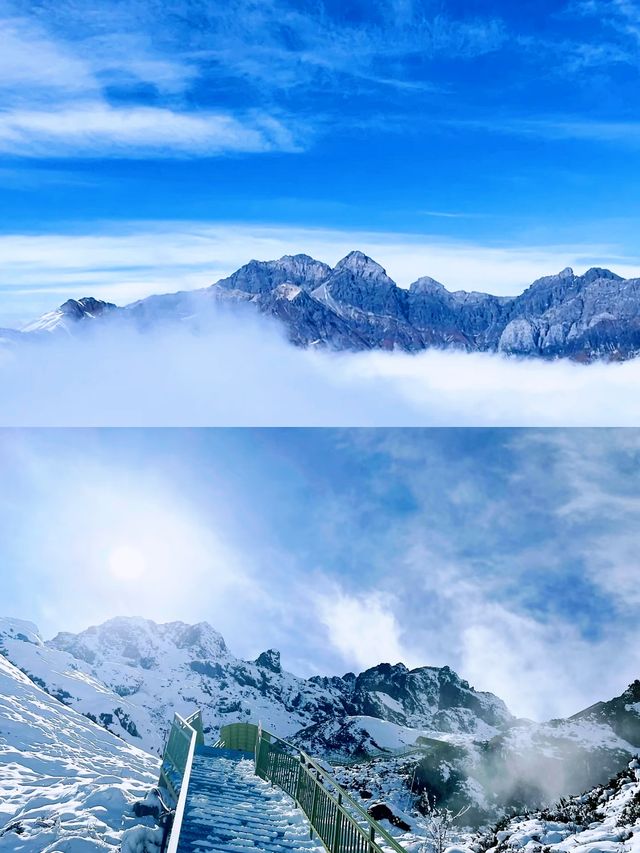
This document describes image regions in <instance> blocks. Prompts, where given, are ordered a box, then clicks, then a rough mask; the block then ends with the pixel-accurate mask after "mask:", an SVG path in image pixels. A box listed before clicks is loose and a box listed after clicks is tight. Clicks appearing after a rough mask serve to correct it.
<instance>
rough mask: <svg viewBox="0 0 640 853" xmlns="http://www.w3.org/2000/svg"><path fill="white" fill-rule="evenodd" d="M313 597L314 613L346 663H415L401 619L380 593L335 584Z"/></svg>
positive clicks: (356, 665) (357, 664)
mask: <svg viewBox="0 0 640 853" xmlns="http://www.w3.org/2000/svg"><path fill="white" fill-rule="evenodd" d="M329 587H330V588H329V589H328V590H327V591H325V592H322V593H321V594H318V595H317V596H315V597H314V599H313V603H314V604H315V609H316V613H317V617H318V619H319V620H320V622H321V623H322V624H323V625H324V626H325V628H326V632H327V633H326V641H327V642H328V643H329V645H330V646H333V647H334V648H335V649H336V650H337V651H338V652H339V653H340V655H341V656H342V659H343V661H344V664H345V666H350V667H354V668H358V669H366V668H367V667H370V666H375V665H376V664H378V663H381V662H385V663H392V664H394V663H398V662H402V663H405V664H407V665H408V666H413V665H415V666H417V665H418V660H419V658H418V656H416V655H415V653H414V652H412V651H410V650H409V649H408V648H407V644H406V642H405V641H404V640H403V638H402V631H401V628H400V623H399V621H398V620H397V618H396V616H395V615H394V613H393V611H392V609H391V608H390V607H389V603H388V602H387V603H385V601H384V598H383V596H382V594H381V593H379V592H375V591H369V592H367V593H364V594H362V595H350V594H349V593H347V592H345V591H344V590H343V589H341V588H340V587H339V586H338V585H336V584H334V585H333V586H331V584H329Z"/></svg>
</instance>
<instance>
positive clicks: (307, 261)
mask: <svg viewBox="0 0 640 853" xmlns="http://www.w3.org/2000/svg"><path fill="white" fill-rule="evenodd" d="M221 308H224V309H227V310H242V311H247V310H253V311H254V312H258V313H260V314H264V315H267V316H270V317H273V318H275V319H276V320H277V321H278V322H280V323H281V324H282V325H283V326H284V328H285V330H286V334H287V336H288V338H289V340H290V341H291V342H292V343H293V344H295V345H296V346H301V347H309V346H314V347H317V346H321V347H329V348H332V349H338V350H356V351H357V350H367V349H399V350H403V351H405V352H417V351H420V350H424V349H428V348H431V347H436V348H440V349H451V348H453V349H461V350H466V351H470V352H501V353H505V354H509V355H518V356H535V357H543V358H559V357H569V358H573V359H576V360H579V361H591V360H593V359H598V358H606V359H616V360H617V359H626V358H631V357H633V356H635V355H636V354H637V353H638V352H640V279H626V280H625V279H623V278H621V277H620V276H619V275H616V274H615V273H613V272H611V271H610V270H606V269H602V268H601V267H592V268H591V269H589V270H587V272H585V273H584V274H583V275H576V274H575V273H574V271H573V270H572V269H571V268H570V267H567V268H566V269H564V270H562V271H561V272H559V273H558V274H556V275H550V276H545V277H543V278H540V279H538V280H537V281H535V282H533V284H532V285H531V286H530V287H528V288H527V289H526V290H525V291H524V292H523V293H521V294H520V295H519V296H514V297H499V296H493V295H491V294H487V293H478V292H475V291H470V292H467V291H456V292H451V291H449V290H447V289H446V288H445V287H444V285H442V284H441V283H440V282H438V281H436V280H435V279H433V278H431V277H429V276H422V277H420V278H418V279H417V280H416V281H415V282H413V284H411V286H410V287H409V288H401V287H398V286H397V285H396V284H395V282H394V281H393V280H392V279H391V278H390V277H389V276H388V275H387V272H386V271H385V270H384V269H383V267H381V266H380V264H378V263H376V262H375V261H374V260H372V259H371V258H369V257H367V256H366V255H364V254H363V253H362V252H357V251H356V252H350V253H349V254H348V255H347V256H346V257H345V258H343V259H342V260H341V261H339V262H338V263H337V264H336V266H335V267H333V268H331V267H330V266H328V265H327V264H324V263H322V262H321V261H317V260H314V259H313V258H311V257H309V256H308V255H285V256H284V257H282V258H280V259H279V260H276V261H250V262H249V263H248V264H246V265H245V266H243V267H241V268H240V269H239V270H237V272H235V273H233V275H231V276H229V277H228V278H225V279H222V280H221V281H219V282H217V283H216V284H213V285H211V286H210V287H208V288H205V289H203V290H196V291H190V292H183V293H172V294H166V295H159V296H151V297H148V298H147V299H142V300H139V301H138V302H135V303H133V304H131V305H128V306H126V307H124V308H117V307H116V306H115V305H112V304H111V303H106V302H100V301H99V300H95V299H91V298H90V297H88V298H85V299H80V300H77V301H76V300H68V301H67V302H65V303H64V305H62V306H61V307H60V308H59V309H57V310H56V311H53V312H51V313H49V314H45V315H44V316H43V317H41V318H40V319H39V320H37V321H35V322H34V323H32V324H30V325H29V326H27V327H26V329H25V330H23V331H24V332H26V333H27V334H30V333H35V334H37V333H42V332H45V331H46V332H55V331H57V330H63V331H65V332H67V333H73V332H76V331H77V330H79V329H81V328H83V327H84V326H85V325H86V321H87V320H92V321H95V320H96V319H104V318H107V317H108V318H109V320H114V319H117V320H118V321H120V322H124V323H129V324H133V325H134V326H135V327H137V328H141V329H147V328H150V327H154V326H155V325H157V324H160V323H171V322H177V321H180V322H181V323H182V324H184V323H189V324H190V325H193V326H196V327H198V328H199V327H200V326H202V325H203V324H204V323H206V321H207V318H208V317H210V314H211V312H212V311H217V310H220V309H221ZM23 337H24V336H23ZM7 339H8V338H7Z"/></svg>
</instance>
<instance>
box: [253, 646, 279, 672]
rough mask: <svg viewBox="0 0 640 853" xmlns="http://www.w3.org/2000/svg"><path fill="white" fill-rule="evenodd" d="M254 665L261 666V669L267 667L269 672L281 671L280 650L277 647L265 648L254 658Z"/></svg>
mask: <svg viewBox="0 0 640 853" xmlns="http://www.w3.org/2000/svg"><path fill="white" fill-rule="evenodd" d="M255 662H256V666H261V667H262V668H263V669H269V670H271V672H282V666H281V664H280V652H279V651H278V650H277V649H267V651H266V652H262V653H261V654H259V655H258V657H257V658H256V661H255Z"/></svg>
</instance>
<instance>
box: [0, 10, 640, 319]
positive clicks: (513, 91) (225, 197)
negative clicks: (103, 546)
mask: <svg viewBox="0 0 640 853" xmlns="http://www.w3.org/2000/svg"><path fill="white" fill-rule="evenodd" d="M88 10H89V7H88V6H87V4H85V3H81V2H76V0H69V2H64V3H60V2H52V0H44V1H43V2H38V3H35V2H29V0H16V1H15V2H12V0H2V2H0V94H1V97H2V105H3V106H2V112H0V154H1V155H2V159H3V163H2V167H1V168H0V200H1V204H0V303H1V305H2V308H1V311H0V325H8V326H14V325H19V324H20V323H22V322H26V321H28V320H30V319H32V317H33V316H36V315H37V314H39V313H41V312H42V311H44V310H49V309H51V308H52V307H54V306H55V305H56V304H58V303H59V302H62V301H64V300H65V299H66V298H68V297H80V296H84V295H93V296H96V297H100V298H104V299H109V300H111V301H115V302H118V303H119V304H122V303H125V302H128V301H131V300H132V299H135V298H139V297H141V296H144V295H147V294H149V293H151V292H162V291H169V290H176V289H179V288H193V287H202V286H204V285H206V284H207V283H209V282H210V281H213V280H215V279H217V278H219V277H221V276H222V275H225V274H228V273H229V272H231V271H232V270H233V269H236V268H237V267H238V266H240V265H241V264H242V263H244V262H245V261H246V260H248V259H249V258H250V257H257V258H261V259H267V258H272V257H278V256H279V255H281V254H284V253H287V252H288V253H296V252H308V253H309V254H313V255H315V256H317V257H319V258H320V259H322V260H324V261H326V262H329V263H331V264H333V263H335V262H336V261H337V260H338V258H340V257H341V256H342V255H344V254H345V251H346V250H348V249H349V248H352V247H354V246H358V247H360V248H362V249H363V250H364V251H366V252H367V253H369V254H371V255H373V256H374V257H375V258H376V259H378V260H379V261H380V262H381V263H382V264H383V265H384V266H386V267H387V268H388V270H389V273H390V274H391V275H392V276H393V277H394V278H395V279H396V280H397V281H398V282H399V283H400V284H408V283H409V281H411V280H412V279H413V278H415V277H416V275H418V274H429V275H432V276H434V277H436V278H437V279H439V280H442V281H443V282H444V283H445V284H446V285H448V286H450V287H452V288H458V287H466V288H468V289H473V288H475V289H482V290H487V291H490V292H495V293H513V292H514V291H516V292H517V290H518V289H520V288H522V287H524V286H525V285H526V284H528V283H529V282H531V281H532V280H533V279H535V278H536V277H538V276H539V275H543V274H546V273H550V272H554V271H557V270H559V269H562V268H564V267H566V266H573V267H575V268H576V269H577V270H579V271H584V269H586V268H587V267H589V266H592V265H601V266H607V267H611V268H614V269H616V270H617V271H618V272H620V273H621V274H623V275H626V276H631V275H633V274H637V273H638V271H639V270H640V264H639V261H638V254H637V244H636V239H635V237H636V234H637V232H638V213H639V205H640V202H639V201H638V194H637V191H636V186H635V182H634V181H633V180H631V179H630V176H633V175H635V174H637V173H638V167H639V165H640V164H639V162H638V160H639V156H640V149H639V145H638V141H639V139H640V136H639V125H638V121H637V117H636V115H635V113H634V105H635V103H636V93H637V84H638V68H639V65H638V39H639V32H640V30H639V23H638V21H639V20H640V18H639V13H638V7H637V3H634V2H621V0H546V1H545V2H535V3H534V2H532V0H526V2H521V3H512V2H508V0H495V2H492V3H471V2H462V0H454V2H448V3H446V4H443V3H436V2H431V0H389V2H359V0H357V1H356V2H354V3H349V4H346V5H345V4H343V3H340V2H334V0H321V2H307V0H296V2H287V0H263V2H260V3H257V4H256V3H252V2H248V0H231V2H225V3H220V2H213V0H196V2H186V0H185V2H182V1H181V0H177V2H175V3H172V4H171V8H170V12H168V10H167V7H166V4H162V3H160V2H158V0H132V2H129V3H120V2H115V0H104V2H100V3H98V4H95V3H94V4H91V8H90V13H89V11H88Z"/></svg>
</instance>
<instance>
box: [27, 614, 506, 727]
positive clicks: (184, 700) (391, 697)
mask: <svg viewBox="0 0 640 853" xmlns="http://www.w3.org/2000/svg"><path fill="white" fill-rule="evenodd" d="M47 647H48V648H52V649H56V650H58V651H64V652H66V653H68V654H70V655H72V656H73V657H74V658H76V659H77V660H79V661H82V662H84V663H85V664H87V665H88V667H89V672H90V674H91V675H93V676H94V677H95V678H96V679H98V680H100V681H101V682H102V683H103V684H105V685H106V686H107V687H108V689H109V690H111V691H113V692H115V693H116V694H118V695H119V696H122V697H126V698H127V699H128V700H129V701H130V702H131V703H132V704H133V705H136V706H138V707H141V708H145V709H147V711H148V712H149V714H150V716H151V719H152V721H153V722H154V725H155V727H156V728H157V729H158V730H164V728H165V727H166V724H167V721H168V720H169V719H170V717H171V714H172V712H173V710H174V709H175V710H178V711H179V712H180V713H182V712H184V713H191V711H193V710H194V709H195V708H197V707H199V708H201V709H202V711H203V717H204V723H205V730H206V731H208V732H211V733H213V734H215V733H216V732H217V730H218V729H219V727H220V726H221V725H224V724H225V723H227V722H234V721H237V720H252V721H257V720H261V721H262V724H263V725H264V726H265V727H266V728H267V729H270V730H271V731H273V732H275V733H276V734H278V735H280V736H281V737H290V736H292V735H293V734H294V733H296V732H299V731H300V730H301V729H306V728H308V727H309V726H314V725H317V724H323V723H325V722H328V721H331V722H334V721H336V720H345V719H346V718H347V717H350V716H354V715H356V716H357V715H368V716H370V717H376V718H378V719H380V720H388V721H389V722H392V723H397V724H399V725H401V726H408V727H413V728H416V727H418V728H425V727H429V728H431V729H433V728H436V729H437V728H440V729H443V730H446V731H466V732H480V731H481V732H482V735H483V736H491V735H494V734H496V733H497V732H498V731H499V730H500V726H501V724H502V723H504V722H505V721H507V720H509V719H511V715H510V714H509V711H508V710H507V708H506V706H505V705H504V703H503V702H502V701H501V700H499V699H498V698H497V697H495V696H492V695H491V694H484V693H478V692H476V691H474V690H473V689H472V688H471V687H470V686H469V685H468V684H467V682H465V681H463V680H462V679H460V678H459V677H458V676H457V675H456V674H455V673H453V672H452V671H451V670H450V669H449V668H448V667H443V668H442V669H438V668H436V667H422V668H419V669H416V670H408V669H407V667H405V666H404V665H403V664H395V665H390V664H380V665H379V666H377V667H372V668H371V669H369V670H366V671H365V672H363V673H361V674H360V675H358V676H355V675H353V674H352V673H347V675H345V676H344V677H343V678H339V677H334V678H321V677H313V678H310V679H304V678H299V677H297V676H295V675H292V674H291V673H288V672H285V671H284V670H283V669H282V667H281V665H280V656H279V654H278V652H275V651H274V650H269V651H268V652H263V653H262V654H261V655H259V656H258V658H257V659H256V660H255V661H243V660H239V659H238V658H236V657H234V656H233V655H232V654H231V652H229V650H228V649H227V647H226V645H225V642H224V640H223V639H222V637H221V636H220V634H218V632H217V631H215V630H214V629H213V628H212V627H211V626H210V625H208V624H207V623H200V624H198V625H193V626H191V625H185V624H184V623H181V622H173V623H168V624H166V625H157V624H155V623H154V622H151V621H149V620H136V619H113V620H110V621H109V622H106V623H105V624H104V625H101V626H98V627H95V628H89V629H88V630H87V631H83V632H82V633H81V634H78V635H75V636H74V635H72V634H59V635H58V636H57V637H56V638H54V639H53V640H52V641H51V642H49V643H47ZM13 651H14V653H16V654H17V650H16V647H15V646H14V647H13ZM381 697H384V698H383V699H381Z"/></svg>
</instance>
